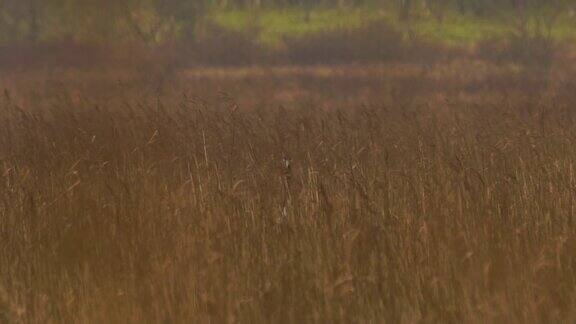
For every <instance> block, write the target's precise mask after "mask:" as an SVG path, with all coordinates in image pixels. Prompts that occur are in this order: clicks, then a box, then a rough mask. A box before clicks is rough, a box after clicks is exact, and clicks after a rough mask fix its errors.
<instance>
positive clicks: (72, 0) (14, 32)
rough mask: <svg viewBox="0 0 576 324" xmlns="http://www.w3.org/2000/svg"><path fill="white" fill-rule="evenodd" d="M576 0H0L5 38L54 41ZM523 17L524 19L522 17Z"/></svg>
mask: <svg viewBox="0 0 576 324" xmlns="http://www.w3.org/2000/svg"><path fill="white" fill-rule="evenodd" d="M575 3H576V0H49V1H46V0H0V42H1V43H3V44H14V43H36V42H50V41H63V40H65V41H80V42H86V41H89V42H92V43H93V42H107V43H109V42H115V41H122V40H137V41H142V42H144V43H146V44H151V43H158V42H162V41H165V40H170V39H175V38H177V39H186V38H193V37H195V35H196V34H197V33H198V29H199V28H198V27H199V26H202V25H205V23H207V22H209V19H208V18H207V17H209V15H210V13H213V12H215V11H221V10H248V11H255V12H256V11H258V10H259V9H262V8H292V7H298V8H299V9H302V10H304V11H305V10H313V9H314V8H318V7H322V8H326V7H328V8H330V7H335V8H342V9H343V10H345V9H347V8H351V7H354V6H372V7H375V8H379V9H381V10H387V11H389V12H390V13H392V14H393V15H394V16H395V17H398V18H399V21H402V20H410V19H412V18H413V17H417V16H418V15H419V14H422V13H426V14H427V15H433V16H434V17H436V18H438V20H441V19H442V17H443V16H444V15H446V14H462V15H477V16H487V17H489V16H491V15H497V14H502V13H504V14H510V15H511V16H513V17H514V18H515V19H518V18H519V17H520V18H521V17H523V16H526V15H528V13H530V12H540V13H542V12H546V17H548V18H547V19H548V20H549V22H552V21H553V20H554V19H555V18H556V17H557V16H559V15H561V14H562V13H564V12H567V11H570V10H573V9H574V6H575ZM521 20H522V19H519V21H521Z"/></svg>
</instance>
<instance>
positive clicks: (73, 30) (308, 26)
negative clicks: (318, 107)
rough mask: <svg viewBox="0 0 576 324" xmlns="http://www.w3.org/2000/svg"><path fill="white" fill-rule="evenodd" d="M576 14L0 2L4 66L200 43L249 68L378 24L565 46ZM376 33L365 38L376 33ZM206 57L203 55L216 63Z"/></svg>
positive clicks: (337, 0)
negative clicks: (35, 58)
mask: <svg viewBox="0 0 576 324" xmlns="http://www.w3.org/2000/svg"><path fill="white" fill-rule="evenodd" d="M575 10H576V1H575V0H546V1H542V0H51V1H41V0H0V47H1V48H0V50H1V51H0V60H4V61H6V60H8V61H10V60H9V59H7V57H10V56H17V57H19V58H20V59H22V57H25V56H26V55H23V54H22V53H24V52H27V51H31V48H34V49H35V51H36V52H37V53H38V52H46V51H49V50H52V51H55V50H57V49H60V50H61V51H65V52H67V53H68V54H70V53H74V52H75V51H76V52H78V53H82V52H84V53H88V52H89V54H90V55H92V56H94V55H95V54H94V53H95V52H96V51H95V50H94V47H97V46H100V47H101V46H102V45H105V46H114V48H116V49H117V50H118V51H121V50H120V48H123V47H119V46H120V44H124V45H125V44H132V45H135V44H136V45H138V46H142V47H143V48H147V49H149V48H163V47H164V48H163V50H164V51H166V48H165V47H166V46H167V44H170V45H171V46H173V47H174V46H175V45H174V44H179V46H182V45H183V44H187V45H189V46H188V47H190V45H191V44H196V50H193V51H191V52H193V53H192V54H190V56H194V55H195V54H194V53H197V52H198V51H199V50H198V49H197V48H198V47H203V48H204V49H205V50H206V49H207V48H208V47H210V46H218V47H220V51H221V52H222V51H224V52H228V51H229V50H231V49H234V48H239V51H240V52H241V53H240V54H239V55H240V56H242V57H245V58H246V57H251V59H249V60H248V59H240V61H242V62H244V61H263V60H264V57H265V56H266V55H265V54H262V53H263V49H266V50H270V49H275V50H277V49H282V48H286V47H288V46H292V47H294V46H298V44H297V43H298V42H299V41H301V40H303V39H305V38H310V37H311V39H307V40H305V43H306V44H316V43H317V42H316V41H317V40H319V38H318V37H319V36H327V35H328V34H330V33H332V34H331V35H328V36H332V38H331V39H332V41H335V42H338V41H343V42H347V40H349V39H348V38H349V36H350V35H345V36H342V35H337V36H336V37H334V33H342V32H344V33H348V34H349V33H354V31H357V30H360V29H362V28H365V27H366V26H367V25H371V24H379V25H380V26H384V27H383V32H388V33H389V32H391V31H393V32H396V33H398V35H400V36H401V38H402V39H414V38H415V37H417V38H419V39H421V40H426V41H427V42H429V43H435V44H439V45H442V46H448V47H458V48H468V47H472V46H477V45H478V44H480V43H482V42H485V41H487V40H491V41H494V40H501V39H508V40H509V38H510V37H511V35H513V36H514V37H516V38H518V37H520V38H522V39H532V38H534V37H538V38H539V39H540V38H542V39H544V38H545V39H546V41H547V42H550V41H555V42H567V41H570V40H573V39H574V36H575V35H576V32H575V31H576V28H574V27H576V26H575V22H576V21H575ZM370 32H371V34H370V35H364V36H363V37H365V36H370V37H372V36H374V35H376V34H378V31H377V30H375V29H374V28H373V27H372V28H370ZM357 36H358V35H357ZM347 37H348V38H347ZM358 37H360V36H358ZM320 38H322V37H320ZM324 38H325V37H324ZM360 38H362V37H360ZM396 38H397V37H396V36H394V37H391V38H386V39H385V40H392V39H396ZM381 40H382V39H381ZM200 43H202V46H200V45H199V44H200ZM224 43H227V44H224ZM300 45H301V44H300ZM355 45H356V46H359V44H355ZM173 47H172V48H173ZM62 49H65V50H62ZM358 50H361V49H360V48H359V49H358ZM122 51H125V52H128V50H124V49H122ZM136 51H141V48H139V49H138V50H136ZM206 51H207V53H204V54H198V55H199V56H206V57H213V56H218V55H217V54H216V53H215V51H216V52H217V51H218V50H206ZM328 51H330V49H328ZM2 52H3V53H2ZM13 52H17V54H10V53H13ZM246 52H250V53H246ZM252 52H259V53H260V54H259V55H253V53H252ZM107 53H108V54H111V52H110V51H107ZM198 55H197V56H198ZM69 56H70V55H69ZM78 56H82V55H76V57H78ZM285 56H286V55H285ZM287 56H290V54H287ZM76 59H77V58H76ZM65 60H67V61H70V60H73V59H72V58H70V57H69V58H68V59H65ZM14 61H15V60H14V59H12V62H14ZM224 61H225V60H224ZM229 61H237V60H231V59H230V60H229Z"/></svg>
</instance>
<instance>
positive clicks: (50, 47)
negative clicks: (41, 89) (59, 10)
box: [0, 41, 107, 69]
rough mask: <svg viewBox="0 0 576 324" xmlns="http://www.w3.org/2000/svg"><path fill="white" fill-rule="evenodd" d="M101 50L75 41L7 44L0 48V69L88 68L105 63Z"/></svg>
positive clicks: (103, 53) (105, 58) (104, 56)
mask: <svg viewBox="0 0 576 324" xmlns="http://www.w3.org/2000/svg"><path fill="white" fill-rule="evenodd" d="M105 52H106V51H104V50H103V48H101V47H99V46H96V45H89V44H82V43H77V42H75V41H59V42H45V43H36V44H29V43H21V44H9V45H4V46H1V47H0V67H2V68H4V69H6V68H19V67H27V68H32V67H33V68H37V67H46V66H66V67H81V68H83V67H90V66H95V65H102V64H104V63H106V60H107V56H106V55H105Z"/></svg>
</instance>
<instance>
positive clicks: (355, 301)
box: [0, 59, 576, 323]
mask: <svg viewBox="0 0 576 324" xmlns="http://www.w3.org/2000/svg"><path fill="white" fill-rule="evenodd" d="M153 75H155V74H152V73H144V72H142V73H132V72H126V73H121V72H118V71H114V72H108V71H106V70H101V71H91V72H87V71H74V70H61V71H55V72H54V71H52V72H50V71H45V72H11V74H5V75H3V76H2V78H1V79H0V82H1V84H2V87H3V88H5V89H6V90H5V91H4V93H3V95H2V97H1V99H0V110H1V114H0V322H6V323H127V322H128V323H173V322H175V323H209V322H211V323H223V322H224V323H226V322H242V323H255V322H266V323H283V322H286V323H307V322H326V323H350V322H366V323H368V322H370V323H571V322H574V321H576V218H575V217H576V216H575V213H576V145H575V142H576V111H575V109H576V74H574V70H573V69H572V68H571V65H570V64H560V63H559V64H556V65H554V66H553V67H551V68H549V69H537V68H522V67H519V66H516V65H511V64H496V65H495V64H491V63H488V62H485V61H480V60H471V59H463V60H456V61H452V62H451V63H447V62H445V63H439V64H435V65H420V64H388V65H386V64H382V65H374V66H347V67H340V68H334V67H332V68H330V67H314V68H294V67H292V68H250V69H248V68H246V69H233V70H231V69H226V70H223V69H198V70H193V71H192V70H190V71H183V72H178V73H173V74H172V75H170V76H167V77H151V76H153Z"/></svg>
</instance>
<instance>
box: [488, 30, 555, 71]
mask: <svg viewBox="0 0 576 324" xmlns="http://www.w3.org/2000/svg"><path fill="white" fill-rule="evenodd" d="M558 47H559V44H558V43H556V42H555V41H554V40H553V39H552V38H551V37H548V36H546V35H544V34H542V33H530V34H529V33H512V34H510V35H508V36H507V37H499V38H490V39H486V40H484V41H481V42H480V43H478V45H477V53H478V55H479V56H480V57H481V58H484V59H487V60H490V61H495V62H497V63H518V64H522V65H526V66H539V67H549V66H550V65H551V64H552V63H553V61H554V57H555V54H556V52H557V51H558Z"/></svg>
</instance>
